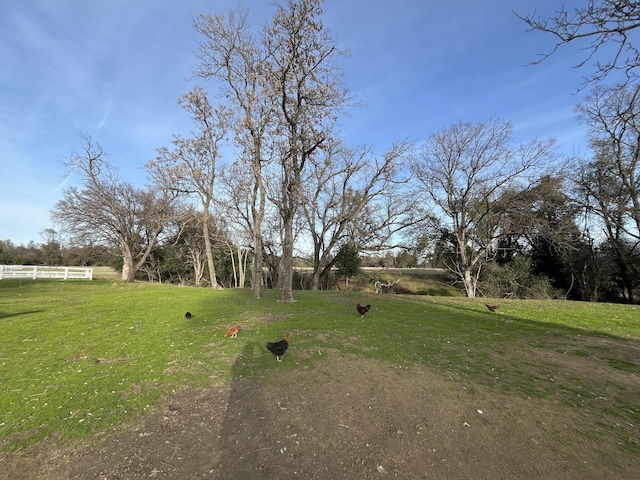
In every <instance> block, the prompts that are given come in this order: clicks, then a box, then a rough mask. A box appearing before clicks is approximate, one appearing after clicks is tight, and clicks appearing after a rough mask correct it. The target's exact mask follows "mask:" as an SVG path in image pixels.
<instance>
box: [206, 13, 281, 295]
mask: <svg viewBox="0 0 640 480" xmlns="http://www.w3.org/2000/svg"><path fill="white" fill-rule="evenodd" d="M249 27H250V26H249V22H248V20H247V12H246V11H243V10H241V9H238V10H237V11H232V12H231V13H230V14H229V15H228V17H225V16H223V15H217V16H205V15H201V16H200V17H199V18H198V19H197V20H196V21H195V29H196V31H197V32H198V33H199V34H201V35H202V40H201V41H200V42H199V48H198V50H197V52H196V55H197V57H198V60H199V62H198V64H197V65H196V66H195V67H194V75H195V76H196V77H198V78H204V79H213V80H216V81H217V82H218V85H219V86H220V88H221V90H222V93H223V94H224V96H225V97H226V98H227V99H228V101H229V105H230V108H231V112H232V114H233V121H232V122H231V128H232V130H233V133H234V141H235V144H236V145H237V146H238V150H239V159H238V161H237V162H236V167H235V170H236V173H237V175H234V176H233V177H228V178H230V179H231V178H232V179H235V180H237V181H238V182H240V183H239V184H238V185H237V186H235V187H234V186H233V185H232V187H231V189H230V190H231V192H238V191H242V192H243V194H242V195H235V198H236V199H237V200H238V202H237V203H236V209H237V210H238V212H240V213H246V215H242V216H241V218H242V219H244V224H245V226H246V227H247V228H248V230H249V231H250V232H251V236H252V242H253V257H252V265H251V267H252V268H251V289H252V291H253V296H254V297H255V298H260V292H261V289H262V282H263V270H262V266H263V250H264V249H263V245H262V243H263V240H262V221H263V218H264V215H265V207H266V189H265V183H264V178H263V166H264V163H265V162H266V161H267V160H268V155H269V153H268V133H269V129H270V128H272V123H271V118H272V112H273V109H274V98H273V97H272V96H270V95H268V94H267V92H266V90H267V87H268V85H269V82H270V79H269V78H268V77H267V76H266V75H265V74H264V67H263V65H264V62H265V52H264V48H263V46H262V44H261V43H260V41H259V40H258V39H256V38H255V36H254V35H253V34H252V33H251V32H250V28H249ZM245 206H247V207H248V211H246V212H243V210H244V208H245Z"/></svg>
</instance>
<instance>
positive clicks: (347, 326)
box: [0, 280, 640, 452]
mask: <svg viewBox="0 0 640 480" xmlns="http://www.w3.org/2000/svg"><path fill="white" fill-rule="evenodd" d="M443 288H445V287H443ZM278 297H279V292H277V291H264V292H263V298H262V299H260V300H255V299H253V298H252V297H251V292H250V291H249V290H231V289H228V290H223V291H211V290H206V289H197V288H187V287H176V286H170V285H160V284H147V283H135V284H123V283H121V282H119V281H114V280H94V281H91V282H87V281H33V280H3V281H1V282H0V322H1V326H2V348H1V349H0V379H1V380H2V386H3V393H2V395H1V396H0V449H1V450H4V451H15V450H19V449H21V448H23V447H24V446H26V445H29V444H33V443H35V442H38V441H40V440H41V439H43V438H46V437H51V436H52V435H59V436H60V437H61V438H62V439H65V440H72V439H77V438H80V437H81V436H83V435H87V434H89V433H92V432H96V431H99V430H101V429H104V428H107V427H109V426H114V425H118V424H121V423H123V422H129V421H134V420H135V419H137V418H139V417H140V416H141V415H142V414H144V413H145V412H146V411H148V410H150V409H153V408H154V403H155V402H156V401H157V400H158V399H159V398H160V397H161V396H163V395H165V394H167V393H168V392H171V391H174V390H179V389H183V388H190V387H203V386H206V385H211V384H212V383H216V382H220V381H224V380H226V379H229V378H230V377H232V376H236V377H237V376H257V375H261V374H263V373H264V372H267V371H269V370H271V369H276V368H277V369H293V368H300V366H301V365H302V366H304V365H308V364H311V363H313V362H316V361H320V360H321V359H325V358H326V357H327V355H330V354H332V353H338V354H343V355H358V356H363V357H367V358H371V359H375V360H379V361H384V362H392V363H393V364H395V365H399V366H404V365H407V366H411V365H428V366H430V367H431V368H433V369H436V370H437V371H438V372H441V373H442V374H443V375H446V376H449V377H456V378H463V379H465V380H466V381H467V382H468V383H469V384H470V385H482V386H483V387H487V388H491V389H495V391H497V392H500V393H507V394H510V395H517V396H520V397H524V398H543V399H544V398H549V399H552V400H553V401H558V402H562V403H564V404H567V405H570V406H572V407H575V408H576V409H581V410H583V409H594V410H596V409H599V410H601V409H602V407H601V398H603V395H606V398H607V399H608V401H607V404H606V418H607V419H608V421H609V425H608V426H605V427H602V425H598V426H596V425H594V429H601V428H608V429H610V430H611V435H615V436H616V438H618V443H619V444H620V445H621V448H624V449H626V450H630V451H638V452H640V440H639V439H638V436H637V434H636V433H632V434H629V433H628V432H627V430H625V429H617V428H616V425H631V426H632V427H633V426H635V427H633V428H635V429H636V430H634V431H633V432H635V431H637V426H638V425H640V387H638V382H637V379H638V375H639V374H640V358H638V353H637V352H638V351H639V348H638V345H639V344H640V311H639V308H638V307H637V306H631V305H610V304H591V303H576V302H566V301H551V300H547V301H532V300H527V301H516V300H511V301H509V300H506V301H500V313H499V314H492V313H490V312H489V311H488V310H487V309H486V308H485V306H484V303H485V301H486V299H467V298H463V297H455V296H427V295H423V296H409V295H380V294H378V295H376V294H374V293H369V292H367V293H361V294H355V293H353V292H343V291H340V292H338V291H332V292H310V291H297V292H295V297H296V300H297V301H296V302H295V303H292V304H288V303H281V302H278V301H277V299H278ZM356 300H358V301H360V302H361V303H370V304H371V305H372V308H371V311H370V312H369V313H368V314H367V316H366V317H365V319H364V320H361V319H360V316H359V315H358V314H357V313H356V312H355V308H354V304H355V301H356ZM492 303H495V301H494V302H492ZM186 311H190V312H192V313H193V317H192V318H191V319H189V320H186V319H185V318H184V313H185V312H186ZM236 323H238V324H240V325H242V327H243V331H242V332H241V333H240V337H239V338H238V339H234V340H230V339H225V338H224V337H223V334H224V332H225V330H226V329H227V328H228V327H229V326H231V325H233V324H236ZM287 331H291V332H293V340H292V348H291V349H290V351H289V352H287V356H286V358H285V361H284V362H282V363H280V364H277V363H276V362H275V361H274V359H273V357H272V356H271V355H270V354H269V352H268V351H266V349H265V348H264V344H265V342H266V341H268V340H279V339H280V338H282V337H283V336H284V334H285V333H286V332H287ZM613 341H615V342H616V343H615V348H608V347H607V345H608V342H613ZM523 352H524V354H523ZM241 354H242V356H241ZM290 358H291V359H295V362H294V361H287V360H288V359H290ZM563 359H575V360H577V361H578V362H577V363H576V365H579V361H580V360H581V359H590V360H593V361H595V362H596V365H597V366H598V371H594V372H593V373H592V374H590V373H589V372H580V370H579V368H577V367H576V369H570V370H567V369H565V368H564V367H563ZM592 364H593V363H591V365H592ZM232 366H233V368H232ZM617 374H619V375H617ZM619 376H620V379H619V378H618V377H619ZM634 378H635V381H636V383H635V388H634V387H633V381H634V380H633V379H634ZM629 379H631V383H628V382H627V380H629ZM630 385H631V386H630ZM594 431H595V430H594ZM598 431H599V430H598Z"/></svg>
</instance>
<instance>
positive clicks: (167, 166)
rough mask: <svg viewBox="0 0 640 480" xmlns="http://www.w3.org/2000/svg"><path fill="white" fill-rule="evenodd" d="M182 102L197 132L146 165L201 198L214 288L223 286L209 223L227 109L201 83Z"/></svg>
mask: <svg viewBox="0 0 640 480" xmlns="http://www.w3.org/2000/svg"><path fill="white" fill-rule="evenodd" d="M180 104H181V105H182V106H183V108H184V109H185V110H187V111H188V112H189V113H191V116H192V120H193V122H194V123H195V125H196V127H197V132H194V137H193V138H182V137H181V136H176V137H175V138H174V140H173V145H174V149H173V150H169V149H167V148H166V147H162V148H159V149H158V155H157V157H156V159H155V160H151V161H149V162H147V164H146V168H147V170H148V171H149V172H150V175H151V178H153V180H154V182H155V183H156V185H158V186H159V187H160V188H162V189H165V190H171V191H173V192H176V194H186V195H196V196H197V198H198V199H199V201H200V206H201V207H202V217H201V218H200V226H201V228H202V236H203V238H204V242H205V252H206V254H207V265H208V267H209V280H210V282H211V286H212V287H213V288H222V287H221V286H220V285H219V284H218V280H217V278H216V269H215V265H214V262H213V249H212V246H211V232H210V231H209V226H210V219H211V208H212V206H213V201H214V199H215V181H216V174H217V167H216V163H217V160H218V158H219V157H220V145H221V143H222V142H223V141H224V138H225V135H226V133H227V112H226V110H225V108H224V107H220V108H218V109H214V108H213V107H212V106H211V104H210V103H209V100H208V98H207V94H206V93H205V91H204V90H203V89H202V88H200V87H195V88H194V89H193V90H192V91H191V92H189V93H187V94H185V95H183V96H182V97H181V98H180Z"/></svg>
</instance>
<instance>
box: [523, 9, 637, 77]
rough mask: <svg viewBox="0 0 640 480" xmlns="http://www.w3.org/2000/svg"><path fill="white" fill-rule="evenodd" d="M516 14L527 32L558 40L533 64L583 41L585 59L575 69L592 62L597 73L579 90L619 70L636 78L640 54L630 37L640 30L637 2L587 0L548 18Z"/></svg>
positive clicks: (533, 14)
mask: <svg viewBox="0 0 640 480" xmlns="http://www.w3.org/2000/svg"><path fill="white" fill-rule="evenodd" d="M514 13H515V12H514ZM515 15H516V16H517V17H518V18H520V19H521V20H522V21H524V22H526V23H527V24H528V25H529V27H530V31H541V32H545V33H549V34H551V35H553V36H555V37H556V38H557V42H556V44H555V46H554V47H553V49H552V50H551V51H550V52H547V53H545V54H542V56H541V57H542V58H541V59H540V60H538V61H534V62H533V63H534V64H537V63H540V62H542V61H544V60H545V59H547V58H548V57H550V56H551V55H553V54H554V53H555V52H556V51H557V50H558V49H559V48H560V47H561V46H563V45H566V44H569V43H574V42H575V43H578V42H580V41H584V42H586V46H584V47H583V50H585V51H586V52H587V53H586V57H585V58H584V59H583V60H581V61H580V62H579V63H578V64H577V65H575V66H576V67H578V68H579V67H583V66H584V65H586V64H587V63H589V62H595V63H594V65H595V67H596V73H594V74H592V75H589V76H587V77H586V78H585V82H584V84H583V85H582V87H584V86H586V85H587V84H589V83H598V82H600V81H602V80H604V79H605V78H606V77H607V76H608V75H609V74H610V73H611V72H613V71H621V72H622V73H623V74H624V75H625V76H626V79H627V80H632V81H633V80H635V79H636V78H637V77H638V70H637V69H638V67H639V66H640V51H639V50H638V47H636V46H635V45H634V44H633V42H632V38H633V36H634V30H635V29H636V28H638V27H640V3H639V2H637V1H629V0H588V1H587V4H586V6H584V7H576V8H574V9H573V11H568V10H567V9H565V7H564V5H563V6H562V7H561V9H560V10H559V11H557V12H556V14H555V16H553V17H551V18H550V19H542V18H540V17H539V16H537V15H536V12H535V11H534V12H533V13H531V14H527V15H521V14H518V13H515ZM601 55H602V56H603V58H605V59H604V60H603V61H600V60H599V58H600V56H601ZM607 58H608V59H607Z"/></svg>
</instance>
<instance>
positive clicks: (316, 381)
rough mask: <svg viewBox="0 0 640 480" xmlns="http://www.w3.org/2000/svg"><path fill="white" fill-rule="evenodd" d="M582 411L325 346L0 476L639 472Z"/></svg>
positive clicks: (188, 395) (28, 458) (13, 460)
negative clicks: (314, 357)
mask: <svg viewBox="0 0 640 480" xmlns="http://www.w3.org/2000/svg"><path fill="white" fill-rule="evenodd" d="M287 360H288V359H287V358H286V357H285V362H286V361H287ZM588 421H590V420H589V419H586V418H582V417H581V416H579V415H576V413H575V410H572V409H569V408H567V407H564V406H562V405H559V404H554V403H553V402H549V401H547V402H542V401H536V400H527V399H524V398H519V397H515V396H504V395H496V394H495V393H493V392H491V391H489V390H486V389H483V388H482V387H479V386H477V385H468V384H465V382H464V381H462V380H460V379H457V378H443V377H442V376H440V375H438V374H436V373H435V372H433V371H430V370H429V369H427V368H423V367H415V368H410V369H406V368H398V367H396V366H394V365H389V364H382V363H380V362H375V361H372V360H366V359H362V358H355V357H342V356H339V355H336V356H332V357H331V358H327V356H326V355H324V356H323V359H322V360H319V361H317V362H315V363H314V364H313V366H311V367H307V368H302V369H299V370H294V371H280V372H275V373H274V374H273V375H272V376H271V378H269V379H264V378H263V379H256V378H239V379H236V380H233V381H231V382H228V383H226V384H224V385H221V386H216V387H212V388H210V389H208V390H200V391H181V392H177V393H175V394H174V395H172V396H171V397H170V398H167V399H166V400H165V402H163V404H162V405H161V406H160V407H159V408H158V409H157V410H156V411H155V412H154V413H153V414H150V415H148V416H147V417H146V418H144V419H143V420H142V421H141V422H140V423H139V424H138V425H137V426H136V427H135V428H130V429H127V430H125V431H118V432H115V431H114V432H107V433H104V434H101V435H99V436H97V437H94V438H93V439H90V440H89V441H88V442H87V443H86V444H82V445H77V446H76V447H74V448H64V449H61V448H56V447H55V445H53V444H52V442H49V443H47V442H44V443H43V444H41V445H39V446H36V447H33V448H30V449H27V450H25V451H23V452H21V453H20V454H17V455H11V456H6V457H5V458H3V459H2V461H0V478H2V479H13V480H15V479H108V480H115V479H142V478H172V479H200V478H208V479H220V480H222V479H224V480H228V479H257V478H264V479H289V478H300V479H343V478H344V479H354V480H355V479H377V478H380V479H381V480H384V479H385V478H397V479H411V480H414V479H429V480H439V479H447V480H453V479H529V478H532V479H533V478H535V479H542V478H544V479H556V478H557V479H565V480H566V479H605V478H616V479H618V480H622V479H632V478H640V473H639V472H640V460H638V459H635V457H633V456H632V455H622V456H620V455H618V453H619V452H618V451H617V450H616V446H615V445H613V446H612V445H608V444H607V445H601V444H599V443H598V439H597V438H583V437H580V436H578V435H576V431H580V428H579V427H580V425H581V423H584V422H588ZM576 426H577V427H578V428H576Z"/></svg>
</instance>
